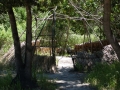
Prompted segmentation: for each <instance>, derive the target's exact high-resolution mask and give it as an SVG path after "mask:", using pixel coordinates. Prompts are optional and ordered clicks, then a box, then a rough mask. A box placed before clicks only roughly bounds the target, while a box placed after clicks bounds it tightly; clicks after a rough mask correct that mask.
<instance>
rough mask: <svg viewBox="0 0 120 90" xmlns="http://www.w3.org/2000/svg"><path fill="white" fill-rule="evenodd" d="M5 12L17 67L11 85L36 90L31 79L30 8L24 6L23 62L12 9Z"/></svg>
mask: <svg viewBox="0 0 120 90" xmlns="http://www.w3.org/2000/svg"><path fill="white" fill-rule="evenodd" d="M7 12H8V15H9V18H10V24H11V28H12V36H13V40H14V47H15V62H16V67H17V71H16V72H17V75H16V77H15V78H14V79H13V81H12V83H11V85H12V84H16V83H17V82H20V84H21V87H22V88H36V87H37V84H36V81H33V78H32V69H31V68H32V56H33V54H32V43H31V41H32V28H31V27H32V16H31V6H30V5H28V4H27V5H26V12H27V23H26V24H27V25H26V26H27V27H26V58H25V62H23V60H22V56H21V47H20V40H19V36H18V31H17V25H16V20H15V16H14V12H13V9H12V7H9V8H7Z"/></svg>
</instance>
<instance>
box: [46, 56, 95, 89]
mask: <svg viewBox="0 0 120 90" xmlns="http://www.w3.org/2000/svg"><path fill="white" fill-rule="evenodd" d="M56 58H57V60H59V61H58V66H57V68H58V72H56V73H55V74H47V76H48V77H49V78H51V79H54V80H55V82H56V84H57V85H58V89H56V90H95V89H94V88H92V87H90V86H89V84H88V83H84V82H83V80H84V77H85V74H83V73H78V72H74V71H72V70H73V63H72V59H71V58H70V57H60V56H57V57H56Z"/></svg>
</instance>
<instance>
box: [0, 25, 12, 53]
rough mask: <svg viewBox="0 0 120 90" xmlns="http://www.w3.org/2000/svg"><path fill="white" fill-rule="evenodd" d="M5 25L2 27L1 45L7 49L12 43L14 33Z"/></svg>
mask: <svg viewBox="0 0 120 90" xmlns="http://www.w3.org/2000/svg"><path fill="white" fill-rule="evenodd" d="M3 27H4V26H3ZM3 27H1V28H0V47H2V48H4V51H6V49H7V48H9V47H10V45H11V44H12V34H11V32H10V31H5V30H4V28H3Z"/></svg>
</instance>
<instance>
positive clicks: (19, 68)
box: [7, 7, 23, 75]
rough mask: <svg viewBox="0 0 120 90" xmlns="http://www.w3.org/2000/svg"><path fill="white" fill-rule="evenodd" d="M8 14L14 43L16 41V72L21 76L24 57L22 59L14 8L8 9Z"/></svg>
mask: <svg viewBox="0 0 120 90" xmlns="http://www.w3.org/2000/svg"><path fill="white" fill-rule="evenodd" d="M7 12H8V15H9V19H10V24H11V30H12V37H13V41H14V49H15V62H16V68H17V71H16V72H17V74H18V75H19V74H20V73H21V71H22V70H23V61H22V57H21V47H20V40H19V36H18V31H17V25H16V20H15V16H14V12H13V9H12V7H8V8H7Z"/></svg>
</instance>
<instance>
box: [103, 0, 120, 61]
mask: <svg viewBox="0 0 120 90" xmlns="http://www.w3.org/2000/svg"><path fill="white" fill-rule="evenodd" d="M110 18H111V0H104V15H103V29H104V32H105V35H106V38H107V39H108V40H109V42H110V44H111V45H112V47H113V49H114V50H115V52H116V54H117V56H118V59H119V60H120V46H119V44H118V42H117V39H116V38H115V37H114V35H113V32H112V30H111V21H110Z"/></svg>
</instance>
